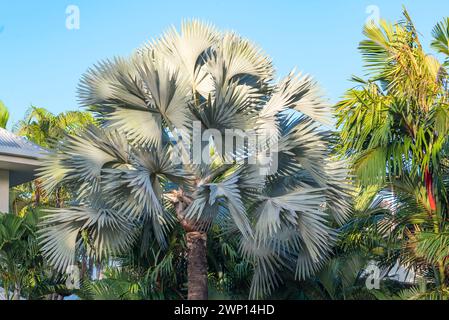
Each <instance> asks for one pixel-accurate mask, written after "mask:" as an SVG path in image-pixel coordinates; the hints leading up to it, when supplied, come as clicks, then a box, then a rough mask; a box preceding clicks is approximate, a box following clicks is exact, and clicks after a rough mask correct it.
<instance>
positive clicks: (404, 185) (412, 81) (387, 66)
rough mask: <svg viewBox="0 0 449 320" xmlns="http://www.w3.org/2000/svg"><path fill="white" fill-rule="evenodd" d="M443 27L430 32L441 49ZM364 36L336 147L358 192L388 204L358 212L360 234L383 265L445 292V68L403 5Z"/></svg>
mask: <svg viewBox="0 0 449 320" xmlns="http://www.w3.org/2000/svg"><path fill="white" fill-rule="evenodd" d="M447 31H448V26H447V20H445V21H444V22H442V23H440V24H438V25H437V27H435V30H434V32H433V35H434V37H435V41H434V42H433V47H434V48H436V49H437V50H438V51H439V52H441V53H443V54H447V51H445V50H446V49H447V41H446V40H447V39H448V32H447ZM364 34H365V36H366V37H367V39H366V40H364V41H362V42H361V43H360V46H359V48H360V51H361V53H362V56H363V58H364V60H365V62H366V64H365V67H366V69H367V71H368V75H369V79H368V80H363V79H361V78H357V77H354V81H355V82H356V83H357V84H358V86H357V87H355V88H353V89H350V90H348V92H347V93H346V95H345V97H344V99H343V100H342V101H341V102H340V103H338V105H337V107H336V113H337V117H338V126H339V128H340V129H341V131H340V138H341V142H340V146H339V147H340V150H341V152H342V153H343V154H344V155H345V156H346V157H348V158H350V159H352V162H353V168H354V170H355V173H356V174H357V177H358V181H359V184H360V188H361V192H362V193H365V197H368V198H370V199H371V200H372V201H375V202H376V203H378V204H379V205H380V204H381V205H382V207H383V208H386V209H388V210H380V211H377V212H375V213H374V214H372V215H370V216H365V217H363V216H361V217H358V218H357V219H359V221H361V222H362V223H360V224H357V225H358V227H359V231H361V233H360V235H361V236H363V237H362V239H364V240H368V241H369V242H370V243H371V244H370V245H374V246H371V249H375V248H377V250H379V249H381V250H382V251H383V252H384V254H383V255H382V256H383V257H382V258H380V259H379V257H378V259H379V261H380V263H381V265H383V266H385V267H386V268H392V267H393V266H394V265H395V264H396V263H397V262H398V261H399V263H400V264H401V265H403V266H406V267H407V268H409V269H411V270H413V271H414V272H416V273H417V274H418V276H422V277H426V278H427V279H433V283H434V285H435V287H434V289H435V290H437V292H436V294H435V296H439V297H440V298H443V297H447V289H446V286H447V283H448V282H447V267H448V260H447V256H449V251H448V250H449V249H448V248H449V247H448V246H447V239H448V238H447V232H448V231H449V229H448V224H447V216H448V208H449V202H448V197H447V181H448V180H447V161H448V158H447V155H448V146H449V144H448V136H449V132H448V131H449V126H448V124H449V121H448V120H449V118H448V111H449V109H448V108H449V105H448V102H449V100H448V97H449V92H448V87H447V84H448V73H447V69H446V68H445V66H444V65H443V64H441V63H440V62H439V61H438V60H437V59H436V58H435V57H434V56H432V55H428V54H426V53H425V52H424V50H423V47H422V45H421V43H420V40H419V37H418V32H417V30H416V28H415V26H414V24H413V22H412V20H411V18H410V16H409V14H408V13H407V11H406V10H404V19H403V20H402V21H400V22H399V23H397V24H395V25H393V24H390V23H388V22H386V21H381V22H380V25H379V26H376V25H367V26H366V27H365V30H364ZM444 41H446V43H444ZM353 230H356V229H353ZM366 230H371V231H372V232H370V233H365V234H364V235H362V233H364V231H366ZM354 234H355V233H354ZM361 243H368V242H363V241H362V242H361Z"/></svg>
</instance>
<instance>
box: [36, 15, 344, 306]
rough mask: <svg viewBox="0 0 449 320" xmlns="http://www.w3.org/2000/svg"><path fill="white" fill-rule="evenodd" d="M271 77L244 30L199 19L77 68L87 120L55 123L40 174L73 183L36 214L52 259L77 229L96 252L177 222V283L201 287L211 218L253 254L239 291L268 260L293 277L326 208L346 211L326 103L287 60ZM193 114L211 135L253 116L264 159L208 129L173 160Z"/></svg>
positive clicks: (112, 250)
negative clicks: (72, 199)
mask: <svg viewBox="0 0 449 320" xmlns="http://www.w3.org/2000/svg"><path fill="white" fill-rule="evenodd" d="M273 78H274V71H273V67H272V64H271V62H270V60H269V59H268V58H267V57H266V56H265V55H264V54H263V53H262V52H261V51H260V50H259V49H258V48H257V47H255V46H254V45H253V44H252V43H250V42H249V41H247V40H245V39H242V38H241V37H239V36H238V35H236V34H234V33H224V34H222V33H219V32H217V31H216V30H215V29H214V28H212V27H211V26H208V25H205V24H202V23H199V22H189V23H185V24H183V25H182V28H181V32H180V33H178V32H177V31H176V30H174V29H172V30H170V31H168V32H167V33H166V34H165V35H164V36H163V37H162V38H160V39H159V40H158V41H155V42H153V43H151V44H148V45H147V46H145V47H143V48H141V49H140V50H138V51H137V52H136V53H135V54H133V55H132V56H131V57H130V58H127V59H124V58H116V59H113V60H110V61H109V60H108V61H103V62H101V63H99V64H98V65H97V66H95V67H93V68H92V69H90V70H89V71H88V72H87V73H86V74H85V76H84V77H83V79H82V81H81V84H80V90H79V93H80V94H79V95H80V100H81V102H82V104H83V105H84V106H86V107H89V108H90V110H91V111H92V112H94V114H95V115H96V117H97V119H98V121H99V123H100V124H101V125H100V128H93V127H92V128H90V129H89V130H86V131H85V132H84V133H82V134H79V135H71V136H67V138H66V139H65V140H64V141H63V142H61V143H60V146H59V148H58V151H57V152H55V153H54V154H52V155H50V156H49V157H48V158H47V161H46V163H45V166H44V167H43V168H42V171H41V174H40V176H41V179H42V181H43V182H44V184H45V187H46V188H47V190H52V189H54V188H56V187H57V186H58V185H59V184H62V183H63V184H66V185H70V186H71V188H73V190H75V191H76V193H77V194H78V197H77V202H76V203H74V204H73V207H70V208H59V209H54V210H49V212H48V213H49V214H48V216H47V218H46V220H45V221H44V226H45V227H44V229H43V231H42V234H41V240H42V245H43V251H44V253H45V255H46V257H47V258H48V259H49V261H51V263H52V264H53V265H54V266H55V267H56V268H58V269H59V270H61V271H65V270H66V268H67V267H68V266H70V265H72V264H73V263H74V259H75V252H76V250H77V249H78V248H79V247H80V246H81V245H82V244H83V243H85V242H83V241H81V239H82V238H83V239H88V241H87V242H88V248H87V250H88V252H89V254H90V255H92V256H95V257H96V258H105V257H108V256H111V255H114V254H118V253H120V252H123V251H126V250H128V249H129V248H130V246H132V245H133V243H134V241H135V240H136V238H137V236H138V235H139V234H140V233H148V236H149V237H153V238H155V239H157V240H158V242H159V243H160V246H161V247H164V246H165V245H166V243H165V242H166V237H167V234H168V233H170V231H171V230H172V228H173V226H174V225H175V224H180V225H181V226H182V227H183V229H184V230H185V233H186V240H187V247H188V276H189V282H188V297H189V298H190V299H206V298H207V258H206V246H207V241H208V240H207V233H208V230H209V228H210V227H211V226H212V225H214V224H219V225H220V227H221V228H222V230H223V231H224V236H232V237H236V236H238V237H240V244H241V245H240V249H241V251H242V253H243V255H244V256H245V257H246V258H247V259H248V260H249V261H251V263H252V264H253V266H254V277H253V281H252V287H251V296H252V297H263V296H265V295H267V294H270V292H272V290H273V289H274V288H275V287H276V286H277V285H279V284H280V283H281V282H282V276H281V273H280V271H281V270H284V269H287V270H290V271H292V272H295V273H296V277H297V279H303V278H305V277H307V276H309V275H311V274H312V273H314V272H315V271H316V270H318V269H319V268H320V266H321V265H322V264H323V263H324V262H325V260H326V258H327V257H328V255H329V253H330V250H331V248H332V245H333V241H334V238H335V230H334V229H332V228H331V227H330V224H331V221H332V220H335V221H337V222H338V223H342V222H344V221H345V219H346V218H347V216H348V213H349V210H348V193H349V190H350V187H349V183H348V178H347V170H346V166H345V165H344V164H343V163H341V162H338V161H334V160H332V157H331V150H330V148H329V143H328V141H329V137H330V135H329V133H328V132H327V131H326V130H324V129H323V128H324V127H323V124H329V123H330V119H329V115H330V114H331V112H330V110H329V107H328V106H327V105H326V103H324V102H323V100H322V99H321V98H320V97H319V95H318V91H317V88H316V84H315V83H314V82H313V81H312V80H311V79H310V78H309V77H306V76H301V75H297V74H295V73H291V74H290V75H288V76H287V77H286V78H285V79H283V80H281V81H280V82H279V83H274V82H273ZM195 123H196V124H200V127H201V130H208V129H209V130H210V129H215V130H216V131H215V132H219V134H220V135H221V136H222V137H223V140H224V138H225V137H224V136H225V133H226V130H227V129H228V130H229V129H232V130H249V129H253V130H254V131H255V132H256V136H257V138H258V145H259V146H264V148H265V149H263V150H264V151H266V152H268V153H269V155H270V159H277V162H276V163H275V162H271V163H270V164H269V168H268V169H269V170H262V169H266V164H262V163H260V162H258V161H255V162H251V161H248V160H249V159H250V158H251V159H252V158H254V154H253V151H254V150H252V149H251V148H246V147H245V148H239V147H237V146H236V148H235V149H233V150H231V152H230V153H229V150H227V151H223V150H222V149H221V148H220V145H219V144H218V143H217V136H215V137H214V138H213V139H209V140H208V141H206V142H205V141H202V145H201V146H202V148H203V149H202V150H201V151H204V150H207V151H206V152H202V154H206V155H208V157H206V158H208V159H207V161H206V160H205V159H203V158H202V161H201V162H200V163H195V162H192V161H174V159H175V158H177V159H179V156H180V155H181V158H183V159H184V160H186V155H188V152H187V150H188V149H189V147H190V146H191V144H192V143H194V141H192V140H193V138H191V136H192V135H191V134H190V133H191V132H192V131H193V129H194V127H195V125H194V124H195ZM179 137H180V138H179ZM193 156H194V157H195V154H194V155H193ZM187 158H188V157H187ZM255 158H256V160H257V159H258V157H255ZM229 159H233V160H234V161H229ZM188 160H191V159H190V158H189V159H188ZM237 160H238V161H237ZM275 164H277V166H275Z"/></svg>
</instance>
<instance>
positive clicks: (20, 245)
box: [0, 211, 67, 300]
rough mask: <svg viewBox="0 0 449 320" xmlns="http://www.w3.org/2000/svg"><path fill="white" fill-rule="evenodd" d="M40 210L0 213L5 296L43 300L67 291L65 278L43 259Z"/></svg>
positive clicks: (0, 281)
mask: <svg viewBox="0 0 449 320" xmlns="http://www.w3.org/2000/svg"><path fill="white" fill-rule="evenodd" d="M39 216H40V213H39V211H29V212H27V213H26V214H25V215H24V216H22V217H20V216H17V215H15V214H2V215H0V286H1V287H2V288H3V289H4V290H5V291H4V292H5V296H6V297H5V298H6V299H14V300H18V299H43V298H46V297H47V296H48V295H51V294H54V293H57V292H62V293H63V292H67V289H66V288H65V285H64V279H63V278H62V277H61V275H58V274H57V273H55V272H54V271H52V269H51V268H50V267H49V265H48V264H47V263H46V262H45V260H44V258H43V256H42V254H41V252H40V249H39V243H38V239H37V229H38V227H37V225H38V221H39Z"/></svg>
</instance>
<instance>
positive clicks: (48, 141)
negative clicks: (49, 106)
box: [14, 106, 94, 206]
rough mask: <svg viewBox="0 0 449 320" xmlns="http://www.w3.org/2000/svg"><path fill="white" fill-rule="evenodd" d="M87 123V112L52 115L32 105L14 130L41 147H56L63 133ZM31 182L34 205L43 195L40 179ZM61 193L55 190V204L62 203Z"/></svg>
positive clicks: (89, 121)
mask: <svg viewBox="0 0 449 320" xmlns="http://www.w3.org/2000/svg"><path fill="white" fill-rule="evenodd" d="M89 124H94V119H93V117H92V115H91V114H90V113H89V112H82V111H66V112H62V113H59V114H57V115H54V114H53V113H51V112H50V111H48V110H46V109H45V108H40V107H36V106H32V107H31V108H30V109H29V110H28V111H27V113H26V115H25V117H24V119H23V120H20V121H19V122H18V123H16V124H15V126H14V132H15V133H16V134H18V135H20V136H23V137H26V138H27V139H28V140H29V141H31V142H33V143H35V144H37V145H39V146H41V147H43V148H46V149H52V148H55V147H57V144H58V143H59V142H60V141H61V139H63V138H64V136H65V134H73V133H76V132H78V131H79V130H81V129H82V128H85V127H86V126H87V125H89ZM33 184H34V186H33V188H32V190H31V191H32V193H33V194H34V205H35V206H39V205H40V204H41V202H42V196H43V194H42V186H41V181H40V180H39V179H36V180H34V182H33ZM27 189H29V188H27ZM63 193H64V190H63V188H58V189H57V190H55V193H54V196H55V202H56V206H61V205H62V201H63V198H64V195H63Z"/></svg>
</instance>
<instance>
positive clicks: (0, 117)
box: [0, 100, 9, 129]
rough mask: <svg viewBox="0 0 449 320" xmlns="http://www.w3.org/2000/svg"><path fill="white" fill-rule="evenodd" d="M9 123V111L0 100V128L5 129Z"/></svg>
mask: <svg viewBox="0 0 449 320" xmlns="http://www.w3.org/2000/svg"><path fill="white" fill-rule="evenodd" d="M8 121H9V111H8V108H7V107H6V106H5V104H4V103H3V101H1V100H0V128H3V129H5V128H6V125H7V124H8Z"/></svg>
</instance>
